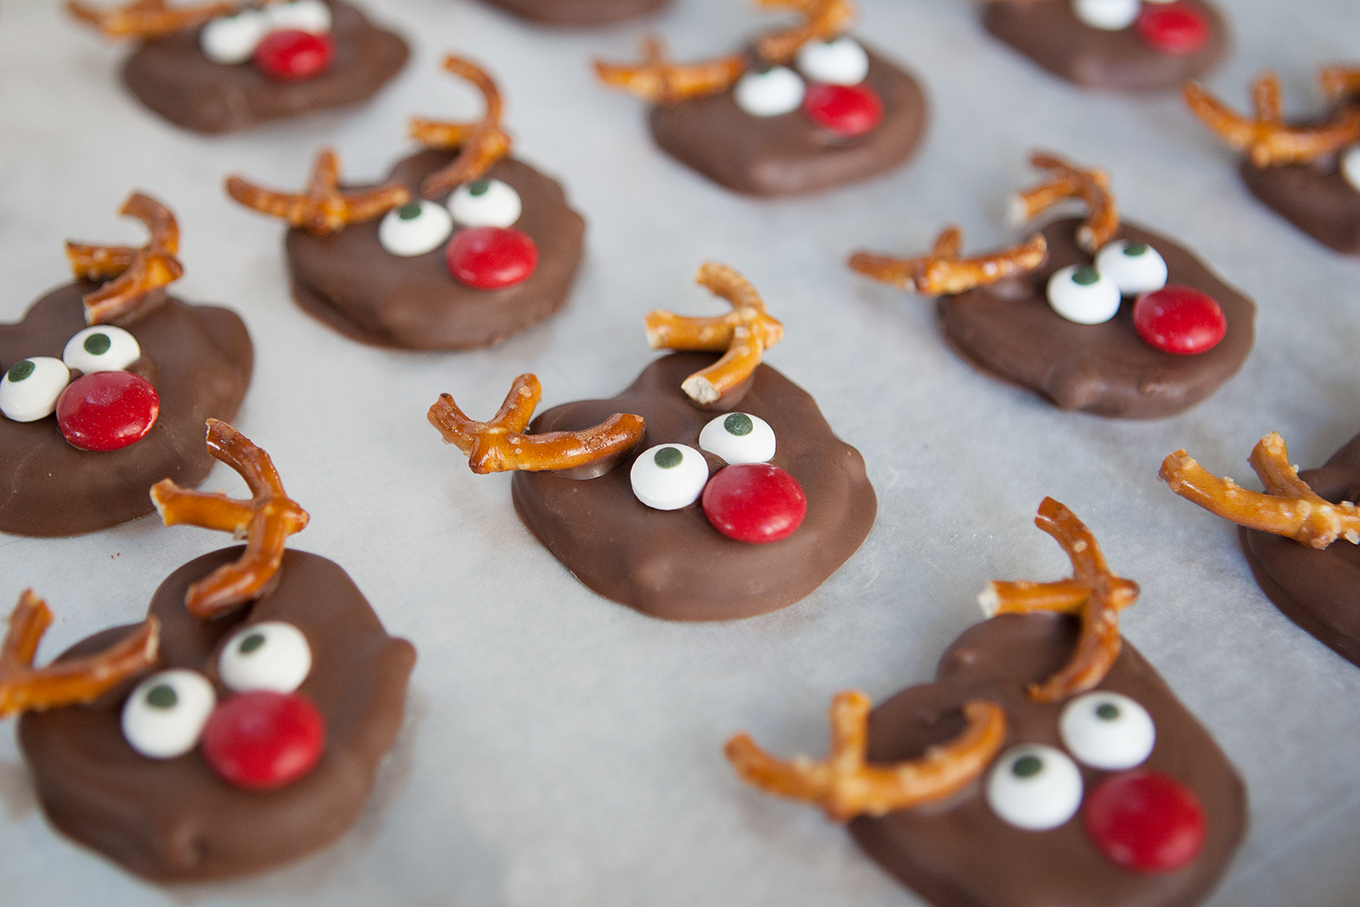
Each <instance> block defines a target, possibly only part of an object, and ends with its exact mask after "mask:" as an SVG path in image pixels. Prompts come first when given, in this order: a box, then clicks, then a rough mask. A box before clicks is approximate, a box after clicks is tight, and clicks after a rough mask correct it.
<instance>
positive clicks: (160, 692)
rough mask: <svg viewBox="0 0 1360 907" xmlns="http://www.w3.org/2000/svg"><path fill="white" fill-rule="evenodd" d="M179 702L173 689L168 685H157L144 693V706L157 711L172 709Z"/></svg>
mask: <svg viewBox="0 0 1360 907" xmlns="http://www.w3.org/2000/svg"><path fill="white" fill-rule="evenodd" d="M178 702H179V696H177V695H175V688H174V687H172V686H170V685H169V684H168V683H158V684H156V685H155V686H154V687H152V688H151V689H149V690H147V692H146V704H147V705H149V706H152V707H153V708H157V709H173V708H174V707H175V705H176V704H177V703H178Z"/></svg>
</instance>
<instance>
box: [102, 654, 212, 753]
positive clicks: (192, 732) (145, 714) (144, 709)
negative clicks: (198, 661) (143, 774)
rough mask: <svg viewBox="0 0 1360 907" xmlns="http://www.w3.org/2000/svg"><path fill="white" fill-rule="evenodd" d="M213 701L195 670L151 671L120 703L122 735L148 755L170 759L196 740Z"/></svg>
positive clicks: (206, 686) (209, 689)
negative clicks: (121, 708) (124, 700)
mask: <svg viewBox="0 0 1360 907" xmlns="http://www.w3.org/2000/svg"><path fill="white" fill-rule="evenodd" d="M216 704H217V694H216V693H214V692H213V687H212V684H210V683H208V678H206V677H204V676H203V675H202V674H200V673H198V672H197V671H190V670H187V669H185V668H172V669H170V670H169V671H161V672H160V673H159V674H152V675H151V676H150V677H148V678H147V679H146V680H143V681H142V682H141V683H139V684H138V685H137V689H135V690H133V691H132V695H130V696H128V698H127V702H125V703H123V736H124V737H125V738H127V742H128V744H129V745H130V746H131V747H132V748H133V749H134V750H136V751H137V752H139V753H141V754H142V755H143V756H146V757H147V758H149V759H173V758H174V757H176V756H180V755H183V754H184V753H187V752H189V750H191V749H193V748H194V745H195V744H197V743H198V736H199V734H201V733H202V732H203V725H205V724H207V722H208V716H209V715H211V714H212V710H213V706H215V705H216Z"/></svg>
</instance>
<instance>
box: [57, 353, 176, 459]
mask: <svg viewBox="0 0 1360 907" xmlns="http://www.w3.org/2000/svg"><path fill="white" fill-rule="evenodd" d="M160 411H161V398H160V396H159V395H158V394H157V393H156V389H155V388H154V387H152V386H151V384H150V383H149V382H147V380H146V379H145V378H142V377H140V376H139V375H134V374H132V373H131V372H93V373H91V374H88V375H81V376H80V377H79V378H77V379H76V380H74V381H72V382H71V383H70V384H68V385H67V386H66V390H64V391H62V392H61V396H60V397H58V398H57V427H58V428H60V429H61V433H62V435H63V436H64V437H65V438H66V440H67V441H69V442H70V443H71V446H72V447H79V448H80V449H81V450H99V451H107V450H118V449H119V448H120V447H127V446H128V445H129V444H131V443H133V442H134V441H140V440H141V439H142V438H143V437H145V435H146V433H147V432H149V431H151V426H153V425H155V424H156V417H157V416H158V415H160Z"/></svg>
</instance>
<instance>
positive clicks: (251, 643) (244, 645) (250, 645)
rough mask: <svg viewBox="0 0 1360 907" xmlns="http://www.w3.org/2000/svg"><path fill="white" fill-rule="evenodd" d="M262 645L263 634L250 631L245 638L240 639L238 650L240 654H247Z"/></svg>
mask: <svg viewBox="0 0 1360 907" xmlns="http://www.w3.org/2000/svg"><path fill="white" fill-rule="evenodd" d="M262 645H264V634H263V633H252V634H250V635H249V636H247V637H246V638H245V639H243V640H241V646H240V649H239V651H240V653H241V654H242V655H249V654H250V653H251V652H254V651H255V650H256V649H258V648H259V647H260V646H262Z"/></svg>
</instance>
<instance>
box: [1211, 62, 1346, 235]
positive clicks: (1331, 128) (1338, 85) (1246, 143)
mask: <svg viewBox="0 0 1360 907" xmlns="http://www.w3.org/2000/svg"><path fill="white" fill-rule="evenodd" d="M1319 81H1320V82H1321V83H1322V89H1323V91H1324V92H1325V93H1326V94H1327V95H1328V96H1329V97H1331V99H1332V100H1333V107H1332V110H1331V113H1330V115H1329V116H1328V118H1327V119H1326V120H1325V121H1321V122H1311V123H1306V124H1302V125H1290V124H1287V123H1285V122H1284V115H1283V105H1282V102H1281V97H1280V81H1279V78H1278V77H1277V76H1276V75H1275V74H1274V73H1272V72H1265V73H1262V74H1261V75H1260V76H1258V77H1257V79H1256V81H1255V82H1254V83H1253V84H1252V87H1251V93H1252V101H1253V104H1254V107H1255V111H1254V116H1252V117H1245V116H1242V115H1241V114H1238V113H1236V112H1235V111H1233V110H1232V109H1231V108H1229V107H1228V106H1227V105H1225V104H1224V103H1222V102H1221V101H1219V100H1218V99H1217V98H1215V97H1214V96H1213V95H1211V94H1209V92H1208V91H1206V90H1205V89H1204V88H1202V87H1201V86H1199V85H1196V84H1194V83H1193V82H1192V83H1189V84H1187V85H1186V86H1185V89H1184V95H1185V100H1186V103H1187V104H1189V105H1190V109H1191V111H1193V112H1194V114H1195V115H1196V116H1197V117H1199V118H1200V119H1201V120H1202V121H1203V122H1204V123H1205V125H1207V126H1208V127H1209V128H1210V129H1212V130H1213V131H1214V133H1215V134H1216V135H1217V136H1218V137H1219V138H1220V139H1222V140H1223V141H1224V142H1225V143H1227V144H1228V145H1229V146H1230V147H1232V148H1234V149H1236V150H1238V151H1240V152H1242V163H1241V166H1240V168H1239V170H1240V173H1241V175H1242V181H1243V182H1244V183H1246V185H1247V188H1248V189H1250V190H1251V192H1252V194H1253V195H1255V196H1256V197H1257V198H1259V199H1260V200H1261V201H1263V202H1265V203H1266V204H1267V205H1268V206H1270V208H1271V209H1272V210H1274V211H1275V212H1276V213H1277V214H1279V215H1281V216H1283V217H1284V218H1285V219H1286V220H1288V221H1289V222H1290V223H1292V224H1294V226H1296V227H1298V228H1299V229H1300V230H1302V231H1303V232H1305V233H1307V234H1308V235H1309V236H1311V237H1313V238H1314V239H1316V240H1317V241H1318V242H1320V243H1322V244H1323V245H1326V246H1328V247H1330V248H1332V249H1335V250H1336V251H1338V252H1344V253H1346V254H1348V255H1360V68H1355V67H1328V68H1325V69H1323V70H1322V71H1321V73H1320V76H1319Z"/></svg>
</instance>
